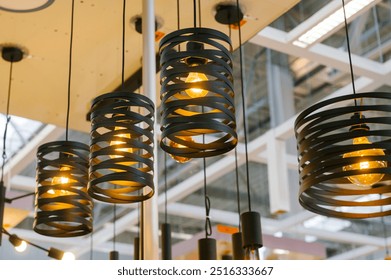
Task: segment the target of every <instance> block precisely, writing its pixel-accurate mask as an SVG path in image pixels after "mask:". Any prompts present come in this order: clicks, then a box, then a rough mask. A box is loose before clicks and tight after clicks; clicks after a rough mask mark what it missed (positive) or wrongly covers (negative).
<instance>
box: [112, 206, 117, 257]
mask: <svg viewBox="0 0 391 280" xmlns="http://www.w3.org/2000/svg"><path fill="white" fill-rule="evenodd" d="M116 220H117V203H114V205H113V251H115V243H116V238H115V236H116V235H117V233H116V230H115V221H116Z"/></svg>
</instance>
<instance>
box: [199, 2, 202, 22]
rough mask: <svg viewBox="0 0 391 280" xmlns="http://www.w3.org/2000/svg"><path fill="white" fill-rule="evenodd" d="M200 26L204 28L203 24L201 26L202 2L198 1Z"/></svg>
mask: <svg viewBox="0 0 391 280" xmlns="http://www.w3.org/2000/svg"><path fill="white" fill-rule="evenodd" d="M198 26H199V27H202V24H201V0H198Z"/></svg>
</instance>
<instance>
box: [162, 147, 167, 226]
mask: <svg viewBox="0 0 391 280" xmlns="http://www.w3.org/2000/svg"><path fill="white" fill-rule="evenodd" d="M163 154H164V222H165V223H166V224H167V187H168V185H167V155H166V153H163Z"/></svg>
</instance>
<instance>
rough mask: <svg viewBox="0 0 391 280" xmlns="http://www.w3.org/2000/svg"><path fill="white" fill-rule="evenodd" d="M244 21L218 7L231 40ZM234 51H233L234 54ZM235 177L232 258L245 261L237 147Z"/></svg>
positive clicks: (227, 7)
mask: <svg viewBox="0 0 391 280" xmlns="http://www.w3.org/2000/svg"><path fill="white" fill-rule="evenodd" d="M242 19H243V13H242V11H241V9H240V7H239V14H238V8H237V6H236V5H234V4H232V3H221V4H218V5H217V6H216V14H215V20H216V21H217V22H218V23H221V24H224V25H227V26H228V34H229V38H230V39H231V31H232V30H231V26H238V25H239V24H240V21H241V20H242ZM232 51H233V50H231V52H232ZM235 177H236V199H237V212H238V216H239V221H238V228H239V230H238V232H235V233H233V234H232V236H231V242H232V258H233V259H234V260H243V259H244V250H243V244H242V230H241V228H242V227H241V221H240V209H241V208H240V192H239V167H238V152H237V148H236V147H235Z"/></svg>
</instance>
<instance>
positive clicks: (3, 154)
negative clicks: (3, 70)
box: [0, 60, 13, 182]
mask: <svg viewBox="0 0 391 280" xmlns="http://www.w3.org/2000/svg"><path fill="white" fill-rule="evenodd" d="M12 69H13V61H12V60H11V62H10V71H9V80H8V94H7V109H6V114H5V119H6V121H5V126H4V135H3V153H2V158H3V164H2V167H1V179H0V182H4V168H5V164H6V162H7V153H6V147H7V144H6V141H7V131H8V124H9V123H10V121H11V117H10V115H9V111H10V100H11V87H12Z"/></svg>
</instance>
